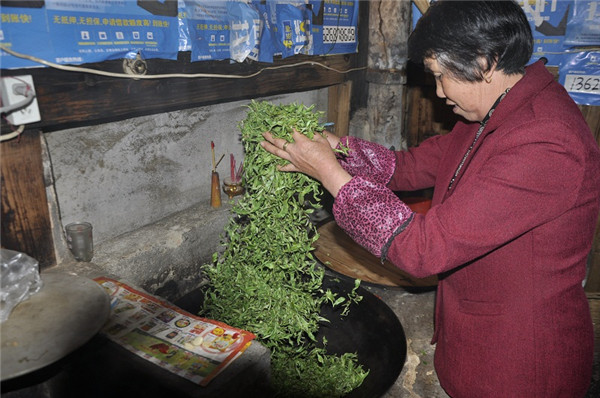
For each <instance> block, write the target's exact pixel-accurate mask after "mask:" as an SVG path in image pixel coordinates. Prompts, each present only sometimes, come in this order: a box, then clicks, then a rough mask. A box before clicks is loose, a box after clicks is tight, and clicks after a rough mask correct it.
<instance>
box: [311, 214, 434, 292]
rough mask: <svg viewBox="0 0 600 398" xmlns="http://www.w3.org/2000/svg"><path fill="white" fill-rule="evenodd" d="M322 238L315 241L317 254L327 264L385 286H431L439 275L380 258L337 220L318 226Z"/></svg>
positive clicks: (351, 275)
mask: <svg viewBox="0 0 600 398" xmlns="http://www.w3.org/2000/svg"><path fill="white" fill-rule="evenodd" d="M318 232H319V239H317V241H316V242H315V244H314V246H315V251H314V254H315V257H317V259H318V260H319V261H320V262H322V263H323V264H324V265H325V266H326V267H328V268H330V269H331V270H333V271H336V272H339V273H340V274H343V275H346V276H349V277H351V278H356V279H360V280H362V281H365V282H369V283H374V284H377V285H385V286H411V287H432V286H436V285H437V277H436V276H433V277H429V278H423V279H420V278H414V277H412V276H411V275H409V274H407V273H406V272H404V271H401V270H400V269H398V268H397V267H395V266H394V265H393V264H392V263H390V262H389V261H385V262H384V263H383V264H382V263H381V260H380V259H379V258H378V257H376V256H374V255H373V254H371V253H370V252H369V251H367V250H366V249H364V248H363V247H361V246H360V245H358V244H357V243H356V242H354V241H353V240H352V238H350V237H349V236H348V234H346V232H344V230H342V229H341V228H340V227H339V226H338V225H337V223H336V222H335V221H329V222H327V223H325V224H323V225H322V226H321V227H319V228H318Z"/></svg>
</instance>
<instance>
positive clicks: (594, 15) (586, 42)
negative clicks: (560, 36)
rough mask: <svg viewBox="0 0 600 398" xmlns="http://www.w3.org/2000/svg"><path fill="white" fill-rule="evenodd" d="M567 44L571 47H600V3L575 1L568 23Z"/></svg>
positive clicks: (585, 0)
mask: <svg viewBox="0 0 600 398" xmlns="http://www.w3.org/2000/svg"><path fill="white" fill-rule="evenodd" d="M565 44H566V45H569V46H600V1H598V0H575V4H574V5H573V12H572V15H571V16H570V17H569V20H568V21H567V33H566V36H565Z"/></svg>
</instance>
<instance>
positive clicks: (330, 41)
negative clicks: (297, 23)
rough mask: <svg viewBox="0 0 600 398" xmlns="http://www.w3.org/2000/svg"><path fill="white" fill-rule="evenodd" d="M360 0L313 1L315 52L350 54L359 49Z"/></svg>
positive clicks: (321, 53) (319, 53)
mask: <svg viewBox="0 0 600 398" xmlns="http://www.w3.org/2000/svg"><path fill="white" fill-rule="evenodd" d="M358 3H359V2H358V0H347V1H338V0H323V1H311V4H312V5H313V13H314V15H315V16H314V17H313V38H314V48H315V50H314V53H315V54H318V55H329V54H350V53H356V52H357V51H358V8H359V4H358Z"/></svg>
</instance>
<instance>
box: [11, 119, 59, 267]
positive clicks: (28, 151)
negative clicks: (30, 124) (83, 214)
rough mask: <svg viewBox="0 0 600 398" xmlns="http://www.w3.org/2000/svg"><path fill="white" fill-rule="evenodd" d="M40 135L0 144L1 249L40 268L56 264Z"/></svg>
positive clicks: (35, 133)
mask: <svg viewBox="0 0 600 398" xmlns="http://www.w3.org/2000/svg"><path fill="white" fill-rule="evenodd" d="M40 140H41V132H40V131H39V130H34V131H26V132H25V133H23V134H21V136H20V138H15V139H13V140H11V141H5V142H2V143H1V144H0V152H1V157H0V169H1V175H2V188H1V196H2V230H1V236H0V238H1V239H2V247H3V248H6V249H10V250H15V251H18V252H21V253H25V254H27V255H29V256H31V257H33V258H34V259H36V260H37V261H38V262H39V266H40V268H46V267H49V266H52V265H55V264H56V256H55V253H54V245H53V240H52V229H51V228H52V227H51V224H50V213H49V210H48V201H47V198H46V189H45V182H44V170H43V166H42V156H41V151H42V147H41V141H40Z"/></svg>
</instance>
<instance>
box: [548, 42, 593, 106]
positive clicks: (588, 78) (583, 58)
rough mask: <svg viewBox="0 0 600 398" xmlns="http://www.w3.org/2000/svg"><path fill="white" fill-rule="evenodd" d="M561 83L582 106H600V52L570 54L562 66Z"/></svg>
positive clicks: (559, 73) (560, 72)
mask: <svg viewBox="0 0 600 398" xmlns="http://www.w3.org/2000/svg"><path fill="white" fill-rule="evenodd" d="M558 75H559V82H560V83H561V84H562V85H563V86H564V87H565V89H566V90H567V92H568V93H569V95H570V96H571V98H573V100H574V101H575V102H576V103H578V104H580V105H600V52H599V51H583V52H574V53H569V54H567V55H566V56H565V61H564V62H563V64H562V65H561V66H560V68H559V71H558Z"/></svg>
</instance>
